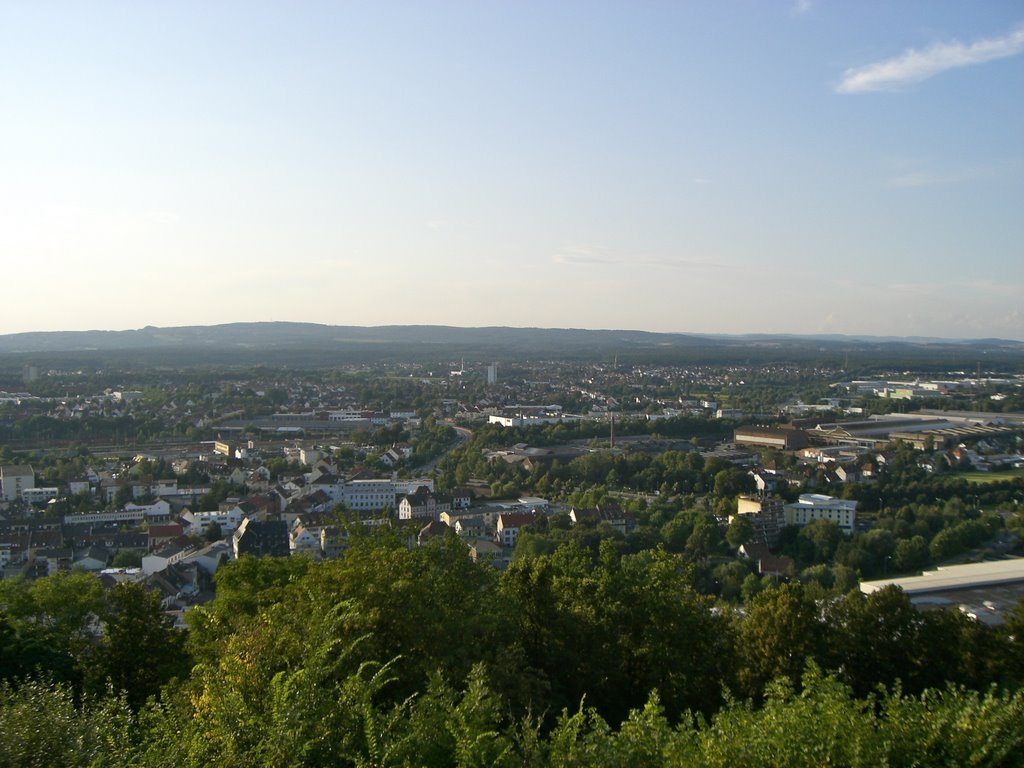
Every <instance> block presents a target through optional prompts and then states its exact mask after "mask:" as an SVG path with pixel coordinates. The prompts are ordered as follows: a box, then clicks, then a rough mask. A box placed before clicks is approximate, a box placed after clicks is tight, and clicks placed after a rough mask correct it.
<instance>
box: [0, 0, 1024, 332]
mask: <svg viewBox="0 0 1024 768" xmlns="http://www.w3.org/2000/svg"><path fill="white" fill-rule="evenodd" d="M1021 93H1024V7H1022V6H1021V5H1020V4H1019V3H1014V2H990V3H984V4H969V5H968V4H963V3H959V2H951V1H938V2H922V1H919V2H907V3H900V4H872V5H864V4H856V5H854V4H848V5H844V4H825V3H820V2H815V1H813V0H799V1H798V2H777V3H767V4H758V5H752V4H749V3H738V2H735V3H734V2H722V3H713V4H711V3H709V4H696V3H694V4H682V3H670V2H653V3H650V4H644V5H640V6H638V5H636V4H632V3H621V2H608V3H600V4H592V3H584V2H565V3H559V4H545V3H537V2H525V3H515V4H511V3H491V4H480V3H469V2H437V3H429V4H412V3H399V2H375V3H359V2H354V3H346V4H336V3H327V2H310V3H304V4H301V5H298V6H296V5H292V4H284V3H280V2H245V3H242V2H224V3H217V4H212V5H211V4H205V3H199V2H188V1H187V2H181V3H175V4H172V5H157V4H124V3H114V2H103V1H102V0H98V1H97V2H92V3H88V4H82V3H72V2H54V3H45V4H44V3H5V2H2V0H0V109H2V112H3V114H4V120H3V121H0V168H2V169H3V173H0V205H2V210H3V224H2V225H0V253H2V254H3V255H4V257H5V258H4V266H5V274H6V277H7V285H8V290H7V295H6V296H5V300H4V302H3V303H2V304H0V334H11V333H19V332H32V331H74V330H91V329H95V330H129V329H138V328H142V327H145V326H150V325H152V326H158V327H179V326H190V325H214V324H223V323H232V322H261V321H292V322H314V323H320V324H325V325H354V326H363V327H371V326H381V325H449V326H455V327H485V326H509V327H520V328H523V327H542V328H587V329H609V330H644V331H653V332H668V333H692V334H731V335H739V334H754V333H779V334H811V335H813V334H826V333H828V334H832V333H836V334H845V335H853V336H856V335H874V336H899V337H908V336H924V337H937V338H948V339H972V338H989V337H996V338H1004V339H1013V340H1024V314H1022V311H1021V296H1024V216H1021V214H1020V211H1021V210H1022V209H1024V100H1022V99H1021V98H1020V94H1021Z"/></svg>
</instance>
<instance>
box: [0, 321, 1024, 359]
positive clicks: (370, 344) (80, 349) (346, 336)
mask: <svg viewBox="0 0 1024 768" xmlns="http://www.w3.org/2000/svg"><path fill="white" fill-rule="evenodd" d="M0 355H2V356H4V358H5V359H6V360H5V362H6V364H7V365H10V364H12V363H14V362H18V361H19V360H20V361H22V362H27V361H28V360H29V359H31V361H32V362H36V363H37V364H38V363H44V362H47V363H48V362H50V361H54V360H61V361H64V362H65V363H71V364H73V363H75V362H80V363H85V362H91V363H95V362H96V361H97V360H98V359H102V360H103V361H104V364H106V365H114V364H117V363H118V362H119V361H130V362H132V363H134V364H136V365H145V364H149V365H178V366H181V365H189V364H198V365H208V364H216V363H229V364H254V363H262V364H270V365H334V364H338V363H341V362H346V361H372V360H387V359H395V360H400V359H406V360H411V361H424V360H435V361H436V360H444V359H460V358H465V359H466V360H467V361H473V360H476V361H482V360H492V359H493V360H506V359H515V360H542V359H550V358H553V359H560V360H565V359H573V360H580V361H595V360H607V361H609V362H610V361H611V360H612V359H613V358H615V357H617V358H618V359H619V361H620V362H623V363H625V362H647V363H665V364H687V363H705V364H717V363H722V364H726V363H750V364H756V363H760V362H793V363H800V364H824V365H830V366H836V367H842V366H843V365H844V364H847V363H849V364H850V366H851V367H864V366H871V365H894V364H895V365H901V364H902V365H906V366H908V367H911V366H914V367H918V368H927V367H931V366H937V367H938V368H949V367H950V366H953V367H958V368H963V369H965V370H967V371H973V370H975V368H976V366H977V365H978V364H979V363H980V364H981V365H982V367H983V368H984V369H985V370H996V369H1005V368H1007V367H1009V368H1011V369H1014V368H1019V367H1020V366H1021V365H1022V364H1024V342H1019V341H1010V340H1002V339H979V340H949V339H926V338H907V339H900V338H895V337H884V338H883V337H853V336H836V335H828V336H796V335H766V334H751V335H743V336H717V335H716V336H710V335H695V334H683V333H652V332H647V331H630V330H585V329H574V328H569V329H567V328H510V327H485V328H459V327H452V326H436V325H393V326H376V327H360V326H339V325H319V324H315V323H290V322H257V323H229V324H225V325H211V326H183V327H176V328H156V327H153V326H147V327H146V328H141V329H137V330H127V331H54V332H34V333H16V334H8V335H2V336H0Z"/></svg>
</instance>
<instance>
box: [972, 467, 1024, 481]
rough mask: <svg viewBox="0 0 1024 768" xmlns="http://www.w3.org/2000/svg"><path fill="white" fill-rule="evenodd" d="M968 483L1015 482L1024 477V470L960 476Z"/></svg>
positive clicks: (973, 473)
mask: <svg viewBox="0 0 1024 768" xmlns="http://www.w3.org/2000/svg"><path fill="white" fill-rule="evenodd" d="M960 477H962V478H964V480H966V481H967V482H969V483H998V482H999V481H1001V480H1016V479H1017V478H1018V477H1024V469H1009V470H1005V471H1001V472H965V473H964V474H962V475H960Z"/></svg>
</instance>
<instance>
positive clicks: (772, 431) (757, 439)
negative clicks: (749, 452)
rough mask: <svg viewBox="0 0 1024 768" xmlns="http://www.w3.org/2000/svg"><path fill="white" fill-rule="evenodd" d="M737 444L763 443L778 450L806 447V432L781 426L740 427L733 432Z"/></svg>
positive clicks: (793, 449)
mask: <svg viewBox="0 0 1024 768" xmlns="http://www.w3.org/2000/svg"><path fill="white" fill-rule="evenodd" d="M733 442H734V443H736V444H737V445H763V446H766V447H768V448H778V449H779V450H780V451H795V450H797V449H799V448H806V447H807V433H806V432H804V431H803V430H802V429H793V428H788V429H787V428H783V427H741V428H739V429H737V430H736V431H735V432H734V433H733Z"/></svg>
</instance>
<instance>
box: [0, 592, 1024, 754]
mask: <svg viewBox="0 0 1024 768" xmlns="http://www.w3.org/2000/svg"><path fill="white" fill-rule="evenodd" d="M346 611H347V608H346V607H344V606H340V607H339V611H337V612H335V614H334V617H333V618H332V620H331V622H327V623H326V624H325V627H322V628H320V630H318V632H317V637H316V640H315V642H316V643H319V645H318V649H317V652H315V653H313V654H311V655H310V656H309V657H308V658H307V660H306V662H305V663H301V664H296V665H294V666H293V667H292V668H291V669H289V670H287V671H283V672H279V673H277V674H275V675H273V676H272V677H271V678H270V680H269V681H267V680H265V679H263V678H260V682H259V684H258V685H256V686H252V684H251V683H252V681H251V680H248V679H245V675H244V674H242V675H240V674H239V673H243V672H247V671H249V670H250V669H251V667H250V664H252V663H253V662H256V666H257V667H258V666H259V659H258V658H256V657H249V658H239V659H237V660H236V662H234V663H226V662H225V664H226V666H225V667H224V668H218V669H209V670H206V671H205V672H204V681H203V688H202V693H201V694H200V695H199V696H198V697H194V696H193V697H182V698H181V699H180V700H179V701H178V702H177V703H176V704H174V705H169V704H165V705H162V706H161V707H157V706H155V705H153V706H151V707H150V708H149V709H146V710H144V711H143V712H141V713H140V714H139V715H137V716H136V715H134V714H133V713H132V710H131V708H130V707H128V705H127V703H126V702H124V701H123V700H122V699H119V698H116V697H113V696H108V697H101V698H97V699H86V700H84V701H82V702H81V703H76V702H75V699H74V696H73V695H72V693H71V692H70V690H69V689H68V688H67V687H66V686H64V685H62V684H56V683H52V684H50V683H41V682H33V683H29V684H26V685H23V686H21V687H20V688H17V689H13V688H11V687H8V686H4V687H0V767H2V768H7V767H8V766H12V767H13V766H55V765H60V766H110V767H111V768H120V766H144V767H152V768H170V767H171V766H174V767H175V768H178V767H179V766H182V767H186V768H190V767H192V766H194V767H195V768H199V766H208V765H221V766H227V767H229V768H233V767H242V766H246V767H248V766H252V767H253V768H256V766H269V767H271V768H273V767H276V766H281V767H282V768H283V767H284V766H326V767H330V766H375V767H379V768H384V767H385V766H438V767H441V766H446V767H447V766H451V767H452V768H468V767H470V766H524V765H525V766H553V767H557V768H576V767H577V766H578V767H580V768H583V766H596V765H600V766H607V767H609V768H616V767H618V766H621V767H622V768H638V767H639V768H642V767H643V766H652V768H653V767H654V766H709V767H710V768H716V767H721V768H746V767H747V766H750V768H772V767H773V766H778V767H779V768H783V767H785V768H790V767H795V768H801V767H804V766H806V767H807V768H819V766H826V765H838V766H849V767H850V768H869V767H870V768H875V766H879V765H884V766H891V767H892V768H902V767H904V766H905V767H906V768H911V766H966V765H972V766H991V767H993V768H995V767H997V766H998V767H1002V766H1006V767H1007V768H1009V767H1010V766H1019V765H1020V763H1021V750H1024V695H1022V694H1021V693H1016V694H1010V693H999V692H997V691H995V689H993V690H990V691H988V692H985V693H979V692H976V691H967V690H965V689H963V688H957V687H953V686H950V687H948V688H946V689H944V690H941V691H939V690H929V691H927V692H926V693H925V694H924V695H923V696H921V697H914V696H906V695H904V694H902V693H901V692H900V691H899V690H898V689H897V690H895V691H892V692H889V693H886V692H884V691H881V690H880V691H879V692H877V693H876V694H874V695H873V696H871V697H868V698H867V699H857V698H855V697H854V696H853V694H852V691H851V689H850V688H849V687H848V686H845V685H843V684H842V683H840V682H838V681H837V680H836V679H835V678H834V677H831V676H826V675H824V674H822V673H821V672H820V671H819V670H818V669H817V668H816V667H814V666H813V665H812V666H810V667H809V668H808V670H807V672H806V674H805V675H804V678H803V681H802V686H801V693H799V694H796V693H795V692H794V688H793V686H792V685H791V684H790V683H789V681H787V680H780V681H778V682H776V683H774V684H772V685H771V686H770V687H769V689H768V691H767V694H766V697H765V701H764V704H763V706H761V707H759V708H755V707H754V706H753V705H751V704H750V703H749V702H739V701H730V702H729V703H728V704H727V705H726V706H725V707H724V708H723V709H722V710H720V711H719V712H718V713H717V714H716V715H714V716H713V717H711V718H709V719H705V718H703V717H702V716H700V715H690V714H688V715H686V716H685V717H684V718H683V719H682V720H681V722H680V723H679V724H678V725H674V724H673V723H672V722H671V721H670V720H669V719H668V718H667V717H666V716H665V713H664V710H663V708H662V707H661V704H660V702H659V700H658V697H657V694H652V696H651V697H650V698H649V699H648V702H647V704H646V705H645V706H644V707H642V708H639V709H636V710H634V711H632V712H631V713H630V716H629V717H628V718H627V719H626V720H625V721H624V722H623V723H622V725H621V726H620V727H619V728H618V729H613V728H611V727H609V726H608V724H607V723H606V722H605V721H604V720H603V719H602V718H601V716H600V715H598V714H597V712H596V711H595V710H593V709H588V708H586V707H584V706H582V705H581V706H580V707H579V708H578V709H577V710H576V711H575V712H569V711H565V712H563V713H562V715H561V717H560V718H559V720H558V722H557V724H556V726H555V727H554V729H553V730H552V731H551V732H550V734H548V735H547V736H543V735H542V734H541V733H540V731H539V730H538V728H537V727H536V726H535V725H534V724H533V723H531V722H530V721H529V720H521V721H519V722H508V721H507V720H505V719H504V718H503V716H502V714H501V712H502V705H501V701H500V699H499V698H498V697H497V696H496V695H495V694H494V693H493V691H491V690H490V689H489V687H488V685H487V682H486V679H485V678H486V676H485V674H484V671H483V670H482V669H481V668H479V667H478V668H475V669H474V671H473V672H472V673H471V674H470V677H469V679H468V680H467V684H466V686H464V687H463V688H462V689H461V690H456V689H454V688H452V687H451V686H450V685H448V684H447V683H445V682H444V681H442V680H440V679H439V678H434V679H433V680H432V681H431V683H430V685H429V686H428V688H427V690H425V691H424V692H423V693H422V694H421V695H418V696H415V697H412V698H410V699H407V700H405V701H402V702H399V703H397V704H391V703H387V697H386V695H384V692H385V689H386V688H387V686H388V685H389V679H390V675H389V672H390V670H389V666H388V665H387V664H383V665H377V664H367V663H365V662H364V663H362V664H360V665H359V666H357V667H356V668H354V669H350V668H349V667H350V664H351V660H352V657H353V655H354V654H353V653H352V651H353V647H352V646H351V645H349V646H338V645H337V644H336V643H335V642H334V641H333V640H330V639H326V638H325V637H324V635H323V634H322V631H323V629H324V628H326V626H327V625H329V624H330V623H332V622H334V621H339V620H343V617H344V614H345V612H346ZM257 656H258V653H257ZM344 670H347V671H344ZM252 693H259V696H258V698H257V699H252V698H250V696H251V694H252Z"/></svg>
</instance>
